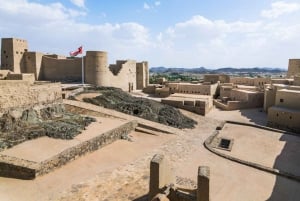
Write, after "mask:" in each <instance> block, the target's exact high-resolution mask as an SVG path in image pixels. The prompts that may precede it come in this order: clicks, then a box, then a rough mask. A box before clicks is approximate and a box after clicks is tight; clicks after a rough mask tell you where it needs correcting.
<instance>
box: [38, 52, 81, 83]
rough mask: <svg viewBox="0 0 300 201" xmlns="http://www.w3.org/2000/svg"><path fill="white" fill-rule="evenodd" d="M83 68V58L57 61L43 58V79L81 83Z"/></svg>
mask: <svg viewBox="0 0 300 201" xmlns="http://www.w3.org/2000/svg"><path fill="white" fill-rule="evenodd" d="M81 66H82V60H81V58H72V59H56V58H51V57H47V56H43V59H42V67H41V72H40V73H41V78H42V80H51V81H80V80H81V72H82V69H81Z"/></svg>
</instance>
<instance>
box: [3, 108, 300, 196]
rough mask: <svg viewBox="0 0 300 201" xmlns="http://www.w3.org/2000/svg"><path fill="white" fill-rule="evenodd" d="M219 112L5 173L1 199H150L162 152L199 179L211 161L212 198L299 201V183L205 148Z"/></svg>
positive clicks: (186, 173)
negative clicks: (175, 128)
mask: <svg viewBox="0 0 300 201" xmlns="http://www.w3.org/2000/svg"><path fill="white" fill-rule="evenodd" d="M213 112H215V113H214V115H212V116H211V117H202V116H199V115H196V114H193V113H190V112H183V113H184V114H185V115H187V116H189V117H191V118H193V119H195V120H196V121H197V122H198V125H197V126H196V128H194V129H184V130H182V131H180V132H179V134H178V135H166V134H161V135H160V136H155V135H148V134H143V133H138V132H134V133H132V139H133V142H129V141H125V140H119V141H116V142H114V143H113V144H111V145H108V146H106V147H104V148H102V149H100V150H98V151H96V152H93V153H91V154H88V155H86V156H84V157H81V158H79V159H77V160H75V161H72V162H70V163H69V164H67V165H65V166H63V167H61V168H59V169H57V170H55V171H53V172H51V173H49V174H47V175H44V176H42V177H38V178H37V179H35V180H32V181H24V180H17V179H8V178H0V198H1V200H10V201H14V200H52V201H53V200H59V201H71V200H72V201H74V200H75V201H90V200H91V201H93V200H95V201H96V200H99V201H111V200H116V201H126V200H135V201H143V200H147V197H146V194H147V192H148V190H149V189H148V187H149V164H150V160H151V158H152V157H153V155H154V154H157V153H160V154H164V155H165V157H166V158H167V159H169V161H170V163H171V166H172V168H173V170H174V174H175V175H177V176H180V177H185V178H189V179H192V180H196V176H197V169H198V166H200V165H207V166H209V167H210V171H211V200H212V201H219V200H223V201H227V200H228V201H240V200H243V201H253V200H258V201H259V200H268V201H277V200H278V201H281V200H291V201H292V200H297V199H298V198H299V197H300V185H299V183H297V182H294V181H291V180H288V179H285V178H281V177H277V176H275V175H272V174H269V173H265V172H262V171H259V170H256V169H253V168H251V167H247V166H244V165H241V164H237V163H235V162H232V161H228V160H226V159H224V158H220V157H219V156H216V155H214V154H213V153H211V152H209V151H208V150H206V149H205V148H204V146H203V142H204V140H205V139H206V138H207V137H208V136H210V135H211V134H212V132H213V131H214V130H215V128H216V126H217V125H218V124H219V120H216V119H220V118H221V117H222V116H223V114H225V113H223V112H222V113H221V112H220V113H218V111H217V110H215V111H213ZM258 112H259V111H258ZM231 115H236V116H237V117H238V118H239V119H244V121H248V122H251V121H252V120H253V118H248V117H245V116H243V112H239V111H235V112H232V113H230V115H228V116H231ZM239 115H240V116H239ZM214 118H215V119H214ZM281 154H282V153H281ZM286 154H287V153H286ZM279 157H280V156H279ZM277 159H278V158H277ZM275 162H278V161H274V163H275Z"/></svg>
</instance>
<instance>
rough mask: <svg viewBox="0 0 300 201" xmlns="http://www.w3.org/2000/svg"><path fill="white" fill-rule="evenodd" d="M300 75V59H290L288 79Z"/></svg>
mask: <svg viewBox="0 0 300 201" xmlns="http://www.w3.org/2000/svg"><path fill="white" fill-rule="evenodd" d="M295 75H300V59H289V67H288V72H287V77H293V76H295Z"/></svg>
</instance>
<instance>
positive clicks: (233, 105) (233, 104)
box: [213, 100, 258, 110]
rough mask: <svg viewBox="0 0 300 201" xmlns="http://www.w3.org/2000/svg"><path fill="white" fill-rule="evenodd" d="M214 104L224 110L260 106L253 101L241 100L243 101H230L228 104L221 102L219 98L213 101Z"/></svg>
mask: <svg viewBox="0 0 300 201" xmlns="http://www.w3.org/2000/svg"><path fill="white" fill-rule="evenodd" d="M213 103H214V105H215V106H216V107H218V108H220V109H222V110H239V109H247V108H255V107H258V106H254V105H252V104H251V103H247V102H241V101H228V102H227V103H226V104H225V103H222V102H220V101H219V100H214V101H213Z"/></svg>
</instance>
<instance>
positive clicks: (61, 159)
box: [0, 121, 137, 179]
mask: <svg viewBox="0 0 300 201" xmlns="http://www.w3.org/2000/svg"><path fill="white" fill-rule="evenodd" d="M136 126H137V121H130V122H127V123H125V124H123V125H121V126H119V127H117V128H115V129H112V130H110V131H107V132H105V133H103V134H101V133H99V135H98V136H97V137H94V138H92V139H89V140H87V141H83V142H81V143H79V144H78V145H76V146H73V147H70V148H68V149H66V150H64V151H63V152H61V153H58V154H57V155H55V156H53V157H52V158H49V159H47V160H45V161H42V162H41V163H37V162H33V161H27V160H22V159H19V158H14V157H9V156H3V155H1V154H0V176H2V177H10V178H20V179H34V178H35V177H36V176H39V175H43V174H46V173H48V172H51V171H52V170H53V169H55V168H58V167H61V166H63V165H65V164H66V163H68V162H70V161H72V160H75V159H76V158H78V157H80V156H83V155H84V154H86V153H90V152H93V151H96V150H98V149H100V148H101V147H103V146H105V145H108V144H110V143H112V142H114V141H116V140H119V139H122V138H124V137H126V136H127V135H128V133H130V132H131V131H133V130H134V129H135V127H136ZM100 132H101V131H100Z"/></svg>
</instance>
